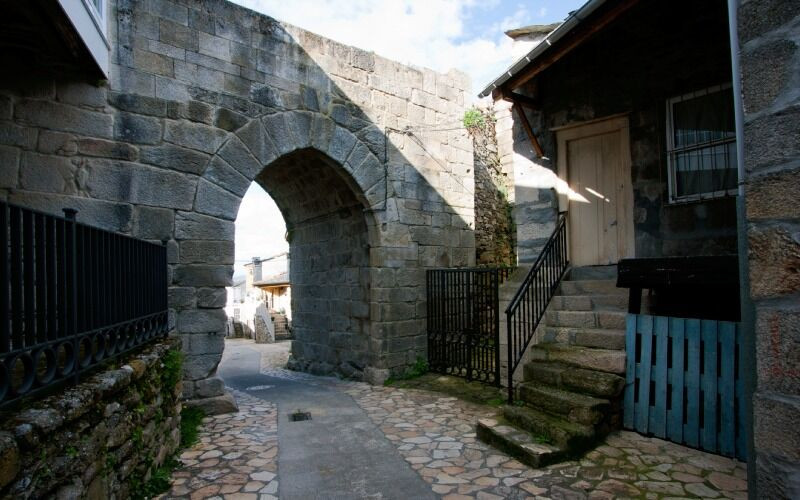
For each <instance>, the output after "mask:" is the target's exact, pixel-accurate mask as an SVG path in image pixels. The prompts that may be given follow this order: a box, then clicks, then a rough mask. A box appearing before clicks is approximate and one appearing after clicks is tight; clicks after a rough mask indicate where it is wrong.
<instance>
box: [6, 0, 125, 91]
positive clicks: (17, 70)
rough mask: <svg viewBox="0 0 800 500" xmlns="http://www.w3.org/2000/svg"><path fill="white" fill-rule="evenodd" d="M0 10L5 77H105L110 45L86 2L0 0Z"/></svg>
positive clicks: (102, 28)
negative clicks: (42, 75)
mask: <svg viewBox="0 0 800 500" xmlns="http://www.w3.org/2000/svg"><path fill="white" fill-rule="evenodd" d="M100 5H101V6H103V7H102V8H105V5H106V3H105V2H102V3H101V4H100ZM0 9H1V10H0V11H1V12H2V14H3V16H2V17H0V64H3V66H4V67H5V68H6V69H9V68H11V69H9V74H13V75H14V76H15V77H16V76H17V75H20V76H25V75H38V74H46V75H51V76H52V75H57V76H63V75H65V74H66V75H76V76H79V77H81V78H84V79H86V80H87V81H97V80H102V79H107V77H108V70H109V50H110V44H109V41H108V39H107V35H106V29H105V21H104V20H103V19H104V18H103V17H101V14H100V13H98V12H95V11H94V10H93V9H94V7H93V3H90V0H25V1H17V0H0ZM103 15H104V14H103Z"/></svg>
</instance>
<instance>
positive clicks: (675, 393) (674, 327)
mask: <svg viewBox="0 0 800 500" xmlns="http://www.w3.org/2000/svg"><path fill="white" fill-rule="evenodd" d="M669 321H670V326H669V333H670V337H671V338H672V370H670V375H671V376H670V384H672V409H670V410H669V412H668V415H667V417H668V419H669V422H668V424H667V438H669V439H670V440H672V441H675V442H676V443H682V442H683V388H684V369H685V367H684V364H683V356H684V345H683V344H684V329H685V328H686V320H685V319H683V318H670V320H669Z"/></svg>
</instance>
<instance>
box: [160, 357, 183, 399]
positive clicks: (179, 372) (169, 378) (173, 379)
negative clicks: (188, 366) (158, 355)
mask: <svg viewBox="0 0 800 500" xmlns="http://www.w3.org/2000/svg"><path fill="white" fill-rule="evenodd" d="M163 363H164V371H163V372H162V373H161V381H162V382H163V384H164V387H169V388H170V389H173V388H174V387H175V386H176V385H178V382H180V381H181V378H182V376H183V353H182V352H181V351H179V350H177V349H170V350H169V351H167V354H166V355H164V360H163Z"/></svg>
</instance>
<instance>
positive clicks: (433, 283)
mask: <svg viewBox="0 0 800 500" xmlns="http://www.w3.org/2000/svg"><path fill="white" fill-rule="evenodd" d="M511 271H512V269H511V268H477V269H431V270H429V271H428V272H427V300H428V366H429V368H430V370H431V371H434V372H438V373H445V374H448V375H455V376H458V377H464V378H466V379H467V380H479V381H482V382H487V383H490V384H495V385H499V384H500V349H499V347H500V306H499V295H498V289H499V287H500V284H501V283H502V282H503V281H505V280H506V278H508V276H509V275H510V274H511Z"/></svg>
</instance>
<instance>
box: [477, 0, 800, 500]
mask: <svg viewBox="0 0 800 500" xmlns="http://www.w3.org/2000/svg"><path fill="white" fill-rule="evenodd" d="M798 34H800V4H798V3H797V2H793V1H780V0H776V1H766V2H757V1H747V0H745V1H741V2H737V1H730V2H724V1H721V0H719V1H713V2H702V3H697V2H683V1H681V2H669V3H662V2H644V1H624V2H605V1H590V2H587V3H586V4H585V5H584V6H583V7H581V8H580V9H579V11H577V12H576V13H575V14H574V15H570V16H569V17H568V18H567V20H566V21H565V23H564V24H563V25H562V26H559V27H558V28H557V29H556V30H555V31H554V32H552V33H550V34H549V35H548V36H547V41H546V43H542V44H540V45H539V46H537V47H535V48H533V49H532V50H531V51H530V52H529V53H528V54H526V57H524V58H522V59H520V60H519V61H518V62H517V63H515V64H514V65H513V66H512V67H511V68H509V70H508V71H507V72H505V73H503V74H502V75H501V76H499V77H498V78H497V79H496V80H495V81H494V82H493V83H492V84H491V85H489V86H488V87H487V88H486V89H484V90H483V91H482V92H481V95H482V96H488V95H490V94H491V95H493V97H494V99H495V108H496V110H497V112H496V128H497V134H498V151H499V156H500V158H501V163H502V164H503V165H504V166H503V168H504V169H506V170H507V171H509V172H513V177H514V185H515V193H514V199H515V200H514V201H515V208H514V222H515V224H516V228H517V254H518V256H519V262H520V263H523V264H524V263H525V262H529V263H530V262H533V261H534V260H535V259H536V258H537V257H538V256H539V254H540V251H541V248H542V246H543V245H544V244H545V242H546V241H547V240H548V238H549V236H550V235H551V234H552V233H553V231H554V228H555V227H556V224H557V221H558V213H559V212H560V211H567V222H568V227H570V226H571V229H570V230H569V234H568V242H569V246H570V258H571V260H572V264H573V265H584V266H587V265H589V266H591V265H595V266H596V265H603V264H617V262H620V261H623V260H624V259H627V258H635V261H638V265H640V267H638V268H637V269H638V270H640V271H642V272H643V273H650V272H652V273H654V274H657V273H658V272H659V271H658V269H656V268H652V269H650V270H647V269H646V267H644V266H645V264H646V263H647V262H662V263H663V262H680V259H677V260H676V258H680V257H687V258H690V259H691V258H694V257H698V256H703V257H704V258H708V259H721V260H720V261H724V262H732V263H733V266H727V265H726V266H727V267H725V271H722V272H721V273H718V274H717V276H716V277H712V276H711V273H707V274H708V277H707V278H706V279H712V278H721V279H722V280H723V281H724V282H725V283H726V285H725V286H724V287H719V288H717V289H716V292H715V293H714V294H708V293H707V291H708V289H704V290H706V292H705V294H704V293H699V292H698V290H697V289H695V290H692V289H687V288H684V289H682V291H683V292H685V293H684V295H683V296H681V297H677V298H674V297H673V299H672V301H671V302H670V303H669V306H670V307H672V308H678V309H679V310H680V311H681V312H682V313H685V314H683V316H684V317H686V316H688V317H698V318H701V317H711V316H713V315H715V314H728V315H730V316H731V317H732V319H734V320H740V322H739V325H740V326H739V328H740V330H739V331H740V333H739V334H740V335H741V342H742V352H743V357H742V364H741V365H739V366H740V369H741V370H742V377H743V396H742V403H741V404H742V405H744V406H745V407H746V408H745V411H744V413H743V417H742V418H743V425H744V426H745V427H746V429H747V431H746V433H748V434H749V435H748V436H747V440H748V442H747V443H746V444H745V446H747V456H748V469H749V471H748V472H749V473H748V477H749V480H750V488H749V491H750V495H751V497H754V498H755V497H757V498H794V497H797V496H798V495H799V494H800V479H798V478H800V455H798V451H797V450H800V441H798V440H799V439H800V433H798V432H797V431H796V426H794V425H793V422H795V421H796V420H797V418H798V415H800V413H798V412H799V411H800V400H798V397H799V396H800V389H798V384H797V381H798V372H797V361H798V359H800V358H798V351H797V347H796V346H797V345H798V332H799V331H800V329H799V328H798V325H800V316H798V311H799V309H798V304H800V300H798V298H799V297H800V295H798V294H799V293H800V285H799V284H800V281H799V280H798V276H800V274H798V262H800V261H798V258H797V256H798V249H800V239H798V234H800V233H798V226H797V224H798V217H799V215H798V211H797V207H798V206H800V205H798V202H797V196H798V192H797V186H798V176H797V165H798V149H797V147H796V146H797V144H798V143H799V142H800V141H798V139H800V137H798V135H797V130H800V120H798V117H797V107H798V95H800V94H798V88H800V82H798V79H797V75H798V74H800V71H798V69H799V68H800V52H798V50H797V49H798V47H797V39H798V38H797V37H798ZM512 105H513V106H512ZM686 130H697V131H698V132H697V133H694V132H693V133H692V134H693V135H692V134H685V132H686ZM698 151H702V152H703V153H700V154H698V153H697V152H698ZM594 159H596V161H594ZM582 165H595V167H596V169H597V170H596V171H592V172H589V170H591V169H588V170H587V169H585V168H584V167H583V166H582ZM593 172H594V173H593ZM595 173H596V177H592V175H594V174H595ZM590 174H591V175H590ZM587 188H588V189H587ZM593 191H594V192H593ZM604 207H605V208H604ZM607 207H611V209H610V210H609V209H608V208H607ZM592 214H599V215H598V216H597V218H596V219H594V216H593V215H592ZM587 220H589V221H592V220H595V221H596V222H594V223H593V224H587V223H586V221H587ZM597 226H599V229H598V227H597ZM598 241H599V242H606V244H604V245H596V244H595V243H596V242H598ZM656 258H657V259H660V260H652V259H656ZM664 258H667V259H670V260H664ZM737 261H738V263H739V264H738V270H737V269H736V262H737ZM705 262H712V260H707V261H705ZM587 272H588V271H587ZM701 274H702V272H701ZM614 275H615V276H616V266H614ZM570 279H577V278H574V277H573V278H570ZM584 279H585V277H584ZM594 279H597V278H594ZM737 284H738V285H739V286H738V287H737ZM576 286H577V287H580V282H579V283H577V284H573V286H572V288H575V287H576ZM644 288H649V287H647V286H645V287H644ZM663 288H664V287H662V289H663ZM501 293H502V292H501ZM630 297H631V300H630V302H628V301H627V300H626V301H625V302H624V303H625V305H626V306H629V307H630V306H632V305H633V303H634V300H633V299H634V294H631V295H630ZM640 297H641V296H640ZM557 298H558V299H560V300H559V301H557V302H558V303H559V304H560V305H559V306H558V307H559V309H562V310H563V309H564V305H565V304H566V303H567V300H566V299H565V298H564V297H557ZM608 299H610V297H608ZM614 300H615V302H616V299H614ZM638 300H640V299H636V301H637V302H638ZM645 302H647V301H645ZM571 303H575V302H574V301H573V302H571ZM715 303H716V304H722V306H721V307H717V306H715V305H714V304H715ZM661 305H664V302H662V304H661ZM657 306H658V302H653V303H650V304H647V303H646V304H645V305H644V307H645V308H648V307H650V308H651V310H655V309H654V308H656V307H657ZM636 308H637V311H636V312H638V304H636ZM589 310H590V311H591V310H592V308H591V307H590V309H589ZM687 311H688V312H687ZM720 311H721V312H720ZM740 311H741V314H739V312H740ZM573 313H575V314H573ZM570 314H573V316H576V317H577V314H584V315H585V314H587V313H577V312H574V311H569V310H568V311H567V314H566V315H565V314H564V313H563V312H562V311H561V310H559V311H555V312H552V313H549V314H548V316H547V318H546V320H545V321H546V322H547V326H548V327H551V326H553V328H552V330H554V331H555V330H558V329H559V328H561V330H568V329H567V328H563V326H564V325H562V324H561V323H559V321H564V320H566V319H567V316H569V315H570ZM588 314H594V316H592V317H593V318H594V321H600V326H597V324H595V326H594V328H604V326H603V325H602V322H603V318H605V321H609V318H610V317H611V316H609V313H608V311H607V310H606V309H603V310H601V311H600V312H594V313H591V312H590V313H588ZM614 314H616V313H614ZM603 315H605V316H603ZM674 315H678V314H673V316H674ZM706 315H711V316H706ZM601 316H603V317H602V318H601ZM612 319H613V318H612ZM573 326H575V325H573ZM586 326H587V325H582V328H586ZM605 328H609V327H608V326H606V327H605ZM622 328H624V324H623V325H622ZM573 330H575V328H573ZM559 331H560V330H559ZM576 331H578V330H576ZM605 332H606V333H608V331H607V330H606V331H605ZM606 333H604V330H594V331H593V335H595V336H599V337H597V338H601V337H602V338H603V339H605V340H604V341H603V342H606V345H608V344H607V342H609V341H610V340H611V339H612V336H610V335H607V334H606ZM581 334H586V332H583V331H582V330H581V331H578V333H577V334H576V335H581ZM537 335H539V332H538V330H537ZM557 335H560V334H557ZM583 338H584V339H586V338H588V337H583ZM501 339H502V337H501ZM543 340H548V339H546V338H537V339H536V340H534V343H536V342H537V341H543ZM501 341H502V340H501ZM548 341H550V342H552V341H556V342H562V341H564V340H561V339H560V338H553V339H549V340H548ZM573 341H576V342H581V341H579V340H577V337H576V338H573V337H570V340H569V343H570V344H571V343H572V342H573ZM592 342H596V340H595V341H592ZM581 345H590V344H581ZM595 346H597V347H601V346H602V345H601V344H595ZM620 347H622V351H621V352H622V354H623V357H621V358H620V360H624V359H625V357H624V354H625V352H624V346H620ZM618 348H619V347H618ZM564 349H567V348H564ZM581 349H583V348H581ZM590 350H591V349H590ZM537 352H538V354H537V356H542V355H543V354H542V350H538V351H537ZM596 352H597V353H598V356H599V355H600V354H603V355H605V354H608V356H609V357H608V358H607V359H606V361H610V360H611V359H612V358H613V357H612V356H611V353H610V352H606V351H605V350H604V351H602V352H601V351H600V350H598V351H596ZM627 355H628V356H632V355H633V354H632V353H631V352H628V353H627ZM538 359H542V358H541V357H540V358H538ZM545 359H547V358H545ZM576 362H577V361H576ZM586 362H589V360H586ZM591 363H593V364H595V365H597V364H599V363H600V359H599V358H597V356H595V359H594V360H593V361H591ZM591 363H590V364H591ZM619 368H621V365H619V366H618V367H617V370H616V372H617V373H619ZM605 369H606V371H614V370H611V369H609V368H608V365H607V366H606V368H605ZM624 373H625V370H624V368H623V369H622V374H624ZM526 374H527V368H526ZM553 376H555V375H553ZM623 382H624V381H623ZM479 435H480V432H479Z"/></svg>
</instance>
